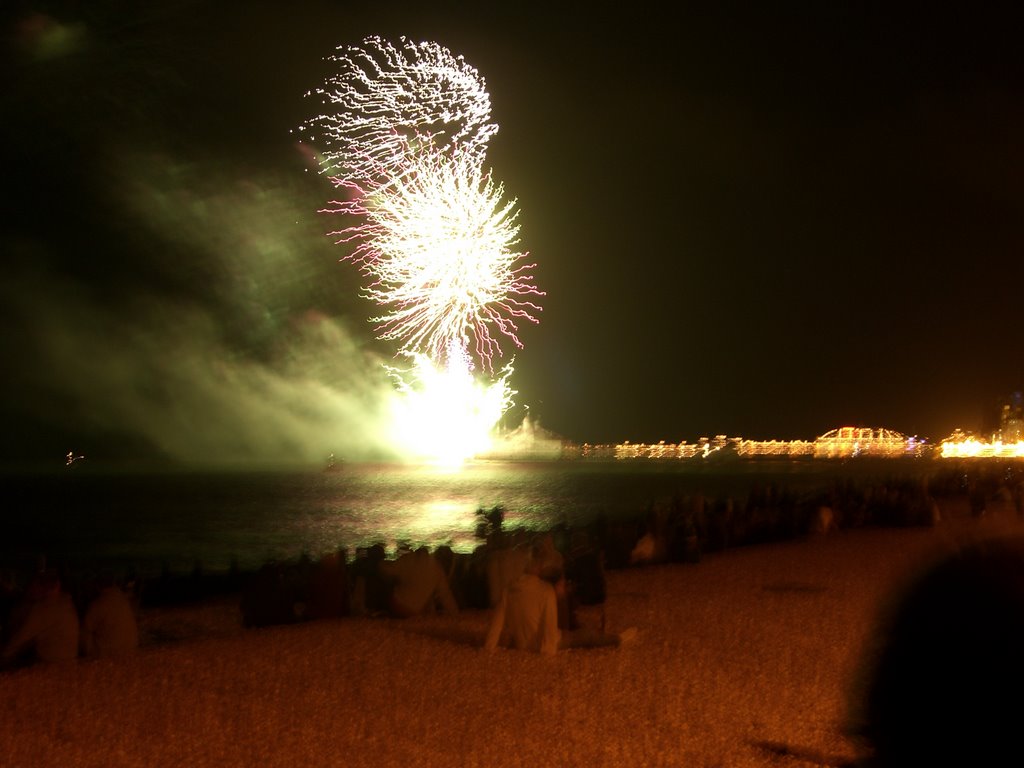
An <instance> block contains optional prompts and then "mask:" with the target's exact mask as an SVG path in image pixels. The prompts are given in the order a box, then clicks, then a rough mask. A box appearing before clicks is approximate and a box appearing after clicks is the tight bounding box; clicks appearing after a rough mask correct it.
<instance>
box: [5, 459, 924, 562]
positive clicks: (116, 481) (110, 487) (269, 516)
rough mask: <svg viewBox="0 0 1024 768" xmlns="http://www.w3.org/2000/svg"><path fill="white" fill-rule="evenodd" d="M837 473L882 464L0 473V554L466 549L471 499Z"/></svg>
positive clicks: (639, 506) (636, 500)
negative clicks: (379, 546)
mask: <svg viewBox="0 0 1024 768" xmlns="http://www.w3.org/2000/svg"><path fill="white" fill-rule="evenodd" d="M869 468H870V469H869ZM913 469H914V471H921V470H920V468H919V467H916V466H915V467H914V468H913ZM899 471H900V472H905V471H906V467H901V468H899ZM850 472H855V473H856V475H857V476H859V477H866V476H868V475H871V474H880V475H884V474H889V475H892V474H896V468H895V467H894V465H893V464H892V463H885V462H883V463H882V464H881V465H869V464H867V463H863V462H862V463H860V464H859V465H856V466H853V465H848V464H838V463H834V462H828V461H814V460H803V461H792V460H791V461H785V460H779V461H775V460H771V461H752V462H744V461H732V462H725V463H715V462H705V461H700V460H696V461H650V460H639V461H624V462H615V461H596V460H595V461H589V460H585V461H547V462H536V463H530V462H510V463H498V462H479V463H471V464H468V465H465V466H463V467H460V468H458V469H451V468H438V467H431V466H409V465H399V464H393V465H392V464H343V465H341V466H340V468H339V469H338V470H337V471H331V472H326V471H322V470H320V469H319V468H317V469H308V470H288V471H258V472H257V471H230V472H225V471H218V472H213V471H187V472H186V471H174V472H157V473H138V472H136V473H106V472H93V471H89V470H88V469H84V468H83V469H72V470H69V471H67V472H62V473H50V474H33V475H9V476H5V477H3V478H2V492H3V493H2V496H3V509H2V511H0V522H2V525H3V534H2V536H0V564H2V565H4V566H6V567H26V566H28V565H29V564H31V563H33V562H38V561H39V560H40V559H41V558H46V559H47V560H48V561H49V562H52V563H57V562H59V563H69V564H102V565H104V566H111V567H117V568H132V569H134V570H135V571H137V572H139V573H140V574H146V573H154V572H159V571H161V570H170V571H172V572H188V571H189V570H191V569H193V568H195V567H197V566H199V567H202V568H203V569H205V570H208V571H217V570H225V569H227V568H228V567H230V566H231V564H232V563H234V564H235V565H237V566H239V567H242V568H253V567H257V566H258V565H259V564H261V563H263V562H266V561H268V560H270V559H278V560H282V559H293V558H296V557H299V556H300V555H302V554H308V555H310V556H313V557H318V556H319V555H321V554H323V553H326V552H333V551H337V550H338V549H339V548H342V547H343V548H346V549H347V550H348V552H349V553H350V554H352V553H354V552H355V550H356V549H357V548H359V547H365V546H369V545H370V544H374V543H378V542H379V543H383V544H384V545H385V547H386V548H387V549H388V551H389V552H391V551H394V549H395V547H397V546H398V545H399V544H400V543H405V544H408V545H411V546H418V545H420V544H425V545H427V546H430V547H435V546H438V545H440V544H448V545H450V546H451V547H452V548H453V549H454V550H455V551H471V550H472V549H473V548H474V547H475V546H477V545H478V544H479V543H480V541H479V539H477V538H476V528H477V522H478V516H477V514H476V513H477V510H480V509H485V510H486V509H491V508H493V507H495V506H501V507H502V508H503V509H504V511H505V525H506V527H508V528H517V527H521V528H527V529H536V530H542V529H547V528H550V527H552V526H554V525H557V524H560V523H565V524H567V525H570V526H580V525H586V524H588V523H590V522H592V521H594V520H596V519H598V518H599V517H602V516H604V517H606V518H607V519H617V518H623V517H627V516H639V515H643V514H644V513H645V511H646V510H647V509H649V508H650V507H651V505H653V504H656V503H661V502H666V501H668V500H670V499H672V498H673V497H686V496H688V495H690V494H692V493H693V492H695V491H700V492H701V493H703V494H704V495H705V496H706V497H708V498H710V499H715V498H721V497H723V496H724V495H731V496H732V497H733V498H734V499H736V500H738V501H742V500H744V499H745V498H746V496H747V494H748V493H749V491H750V488H751V486H752V485H754V484H755V483H761V484H766V483H772V482H774V483H778V484H781V485H784V486H786V487H788V488H790V489H791V490H794V491H796V492H798V493H804V494H807V493H814V492H817V491H818V490H820V489H822V488H824V487H826V486H827V485H828V484H829V483H830V482H832V481H833V480H834V479H835V478H837V477H841V476H843V475H844V474H848V473H850Z"/></svg>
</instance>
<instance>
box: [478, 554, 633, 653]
mask: <svg viewBox="0 0 1024 768" xmlns="http://www.w3.org/2000/svg"><path fill="white" fill-rule="evenodd" d="M546 554H547V553H546V551H545V547H544V545H543V543H538V544H535V545H534V547H533V549H532V552H531V557H530V559H529V561H528V562H527V565H526V569H525V570H524V571H523V573H521V574H520V575H519V576H517V577H516V578H515V579H513V580H512V582H511V583H510V584H509V585H508V586H507V587H506V588H505V591H504V593H503V594H502V597H501V600H500V601H499V602H498V605H497V606H496V607H495V609H494V614H493V615H492V617H491V623H490V626H489V628H488V630H487V636H486V638H485V639H484V648H485V649H486V650H488V651H493V650H495V649H496V648H497V647H498V646H499V645H500V646H503V647H505V648H514V649H517V650H522V651H533V652H534V653H542V654H545V655H554V654H555V653H557V652H558V650H559V648H594V647H599V646H610V645H619V644H621V643H622V642H625V641H627V640H630V639H632V638H633V637H635V636H636V629H635V628H630V629H628V630H626V631H625V632H623V633H622V634H621V635H614V634H606V633H605V632H603V631H596V630H590V629H578V630H574V631H571V632H563V631H562V630H561V629H559V626H558V595H557V592H556V589H555V586H554V585H553V584H551V582H550V581H548V580H546V579H545V578H543V577H542V574H544V573H545V562H546Z"/></svg>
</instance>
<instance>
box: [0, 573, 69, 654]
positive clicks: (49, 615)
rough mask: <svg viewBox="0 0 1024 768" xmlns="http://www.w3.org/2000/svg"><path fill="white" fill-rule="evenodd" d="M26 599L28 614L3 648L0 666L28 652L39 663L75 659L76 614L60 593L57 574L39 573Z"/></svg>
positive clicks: (65, 596)
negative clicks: (32, 652) (28, 603)
mask: <svg viewBox="0 0 1024 768" xmlns="http://www.w3.org/2000/svg"><path fill="white" fill-rule="evenodd" d="M28 597H29V600H30V606H29V608H28V613H27V614H26V616H25V619H24V621H22V622H21V623H20V625H19V626H18V627H16V628H15V629H14V633H13V634H12V635H11V639H10V640H8V641H7V645H5V646H4V649H3V652H2V654H0V663H2V664H3V665H4V666H7V665H9V664H11V663H13V662H14V661H16V660H17V659H18V657H19V656H20V654H21V653H22V652H23V651H25V650H27V649H29V648H31V649H32V650H33V651H34V654H35V658H36V659H37V660H38V661H42V662H47V663H50V662H60V661H73V660H74V659H76V658H78V612H77V611H76V610H75V604H74V602H73V601H72V600H71V596H70V595H69V594H67V593H66V592H64V590H63V589H61V583H60V577H59V576H58V575H57V573H56V571H52V570H47V571H43V572H42V573H40V574H39V575H38V576H37V577H36V578H35V579H34V580H33V582H32V584H31V585H30V587H29V593H28Z"/></svg>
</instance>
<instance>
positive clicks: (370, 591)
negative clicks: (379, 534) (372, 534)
mask: <svg viewBox="0 0 1024 768" xmlns="http://www.w3.org/2000/svg"><path fill="white" fill-rule="evenodd" d="M385 555H386V553H385V551H384V545H383V544H374V545H373V546H371V547H369V548H368V549H367V550H365V552H363V553H361V554H358V555H357V556H356V560H355V562H354V563H352V576H353V583H352V602H351V606H352V613H353V614H355V615H357V616H378V615H380V614H382V613H386V612H387V611H388V609H389V608H390V604H391V584H390V582H389V581H388V580H387V579H385V578H384V577H383V576H382V575H381V572H380V564H381V563H382V562H384V558H385Z"/></svg>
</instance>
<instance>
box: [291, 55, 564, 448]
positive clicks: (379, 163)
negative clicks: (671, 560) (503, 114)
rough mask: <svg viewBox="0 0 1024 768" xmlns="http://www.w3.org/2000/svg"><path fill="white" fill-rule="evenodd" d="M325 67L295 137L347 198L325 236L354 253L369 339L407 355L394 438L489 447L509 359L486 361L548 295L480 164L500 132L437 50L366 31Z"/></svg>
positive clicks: (459, 64) (507, 392)
mask: <svg viewBox="0 0 1024 768" xmlns="http://www.w3.org/2000/svg"><path fill="white" fill-rule="evenodd" d="M339 50H340V49H339ZM331 60H332V61H334V62H336V63H337V64H338V68H339V71H338V73H337V74H336V75H335V76H333V77H332V78H330V79H329V80H328V81H327V83H326V87H325V88H323V89H319V90H317V91H316V93H317V94H318V95H320V96H321V97H322V99H323V103H324V104H325V106H328V107H330V108H331V111H330V113H328V114H323V115H319V116H317V117H314V118H312V119H311V120H309V121H307V122H306V123H305V124H304V125H303V126H301V128H300V130H303V131H309V132H310V140H311V141H313V142H321V143H322V144H323V146H324V147H325V149H324V151H323V152H322V154H321V156H320V157H321V161H320V162H321V168H322V170H323V171H324V172H326V173H327V174H329V176H330V179H331V182H332V183H333V184H334V185H335V187H337V188H339V189H342V190H344V191H345V192H346V199H344V200H335V201H331V202H330V203H329V204H328V206H327V207H325V208H324V209H322V210H323V212H326V213H336V214H342V215H344V216H345V217H346V218H347V220H349V221H351V222H353V223H351V224H349V225H348V226H346V227H344V228H342V229H339V230H336V231H334V232H332V233H331V235H333V236H335V237H336V238H337V242H338V243H344V244H349V245H351V246H352V247H353V250H352V251H351V252H350V253H349V255H348V256H346V257H344V260H347V261H350V262H352V263H353V264H355V265H356V266H357V267H358V268H359V270H360V272H361V273H362V274H363V276H364V277H365V278H366V281H367V282H366V283H365V284H364V287H363V293H364V295H365V296H366V297H367V298H369V299H370V300H371V301H373V302H374V303H376V304H377V305H378V306H379V307H380V308H381V310H382V312H381V314H379V315H377V316H375V317H373V318H371V322H373V323H374V324H375V327H376V333H377V336H378V338H380V339H383V340H387V341H393V342H396V343H397V344H398V345H399V349H398V356H399V357H404V358H406V359H407V360H410V361H412V368H411V369H410V370H406V371H402V370H399V369H397V368H390V369H389V371H390V373H391V375H392V377H393V378H394V380H395V382H396V385H397V390H398V392H399V394H400V397H399V400H398V402H397V403H396V405H395V409H394V426H393V433H394V437H395V439H396V441H397V442H398V444H399V445H401V446H403V447H404V448H405V452H406V453H407V454H410V455H412V456H413V457H415V458H419V459H440V460H443V461H445V462H456V461H461V460H463V459H466V458H469V457H471V456H473V455H475V454H477V453H481V452H483V451H486V450H487V449H488V448H489V447H490V436H491V433H492V431H493V429H494V427H495V425H496V424H497V422H498V420H499V419H500V418H501V416H502V415H503V414H504V413H505V412H506V411H507V410H508V409H509V408H510V407H511V405H512V395H513V394H514V393H513V392H512V390H511V389H510V387H509V384H508V377H509V375H510V374H511V372H512V368H511V364H509V365H507V366H505V367H504V368H503V369H502V370H501V371H500V373H499V375H498V376H497V378H494V359H495V358H496V357H501V356H502V355H503V352H502V348H501V344H500V340H501V339H506V340H510V341H511V342H512V343H513V344H514V345H515V347H517V348H520V349H521V348H522V346H523V345H522V343H521V342H520V340H519V337H518V335H517V334H518V322H520V321H522V320H526V321H529V322H533V323H535V322H537V318H536V313H539V312H540V306H539V305H537V304H536V303H535V302H534V300H533V299H534V298H536V297H540V296H543V295H544V294H543V292H541V291H539V290H538V289H537V288H536V287H535V286H534V285H533V282H532V281H533V275H532V274H531V273H530V270H532V269H533V267H534V265H533V264H523V263H522V262H523V260H524V259H525V257H526V254H525V253H521V252H518V251H516V250H515V246H516V245H517V243H518V233H519V226H518V224H517V223H516V219H517V215H518V214H517V212H516V210H515V201H514V200H513V201H505V200H504V197H503V196H504V188H503V187H502V185H501V184H497V183H495V182H494V181H493V180H492V179H491V177H490V173H489V172H487V171H485V170H484V166H483V162H484V155H485V151H486V145H487V141H488V140H489V139H490V137H491V136H493V135H494V133H495V132H496V131H497V130H498V128H497V126H496V125H494V124H493V123H491V122H490V98H489V97H488V95H487V91H486V89H485V88H484V82H483V80H482V78H480V77H479V75H478V74H477V72H476V70H475V69H473V68H472V67H470V66H469V65H468V64H466V63H465V62H464V61H463V59H462V57H454V56H452V54H451V53H450V52H449V51H448V50H446V49H445V48H443V47H441V46H439V45H437V44H435V43H419V44H417V43H412V42H410V41H408V40H405V39H404V38H403V40H402V45H401V47H400V48H399V47H395V46H394V45H392V44H391V43H388V42H386V41H384V40H382V39H381V38H378V37H370V38H367V39H366V40H364V41H363V43H362V45H360V46H356V47H349V48H346V49H345V53H344V55H338V56H333V57H332V58H331ZM477 368H479V369H480V370H481V374H482V375H483V376H484V377H485V378H482V379H481V378H477V377H476V376H475V375H474V372H475V371H476V370H477Z"/></svg>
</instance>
